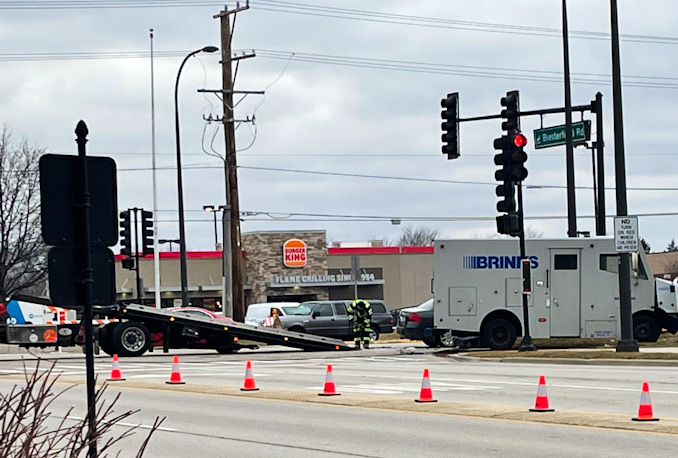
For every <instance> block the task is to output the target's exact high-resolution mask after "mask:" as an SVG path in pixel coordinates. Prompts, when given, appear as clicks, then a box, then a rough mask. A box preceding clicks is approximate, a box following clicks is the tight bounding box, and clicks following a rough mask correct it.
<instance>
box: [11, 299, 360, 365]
mask: <svg viewBox="0 0 678 458" xmlns="http://www.w3.org/2000/svg"><path fill="white" fill-rule="evenodd" d="M29 305H30V306H32V307H33V309H34V310H35V306H36V305H37V304H26V305H24V306H23V307H24V308H25V309H28V308H30V307H29ZM41 307H44V308H47V309H54V307H51V306H47V305H43V306H41ZM47 309H46V310H45V311H46V312H47ZM21 310H22V304H21V303H19V302H18V301H9V302H8V303H7V304H2V303H0V323H2V324H0V343H5V344H10V345H12V344H14V345H19V346H22V347H43V348H44V347H50V346H53V347H72V346H75V345H82V344H83V343H84V326H83V325H82V323H81V322H79V321H76V320H70V321H68V322H63V321H53V320H50V319H47V317H40V318H38V317H37V315H38V314H37V313H24V315H25V316H20V317H17V314H20V313H21ZM56 313H58V312H56ZM93 313H94V316H95V318H96V319H95V320H94V323H93V324H94V330H95V332H94V335H95V342H96V344H98V346H99V348H101V350H103V351H104V352H106V353H107V354H109V355H113V354H117V355H118V356H141V355H143V354H144V353H146V352H147V351H153V348H154V347H155V346H162V348H163V351H164V352H169V351H170V349H175V348H189V349H214V350H216V351H217V352H219V353H221V354H228V353H234V352H236V351H238V350H239V349H241V348H252V345H251V344H249V345H248V344H247V343H246V342H247V341H249V342H258V343H264V344H268V345H282V346H285V347H293V348H299V349H302V350H306V351H342V350H351V347H349V346H348V345H346V343H345V342H343V341H341V340H337V339H331V338H328V337H322V336H316V335H312V334H305V333H300V332H291V331H284V330H282V329H277V328H269V327H259V326H251V325H248V324H244V323H238V322H234V321H227V320H211V319H209V318H202V317H198V316H191V315H188V314H186V313H182V312H181V311H168V310H163V309H157V308H155V307H146V306H143V305H137V304H117V305H114V306H109V307H103V306H95V307H94V308H93ZM31 317H32V318H31ZM17 318H18V319H17Z"/></svg>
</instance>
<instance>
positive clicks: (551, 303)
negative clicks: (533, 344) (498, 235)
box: [433, 238, 678, 349]
mask: <svg viewBox="0 0 678 458" xmlns="http://www.w3.org/2000/svg"><path fill="white" fill-rule="evenodd" d="M434 251H435V255H434V272H433V292H434V333H435V335H436V336H437V338H438V341H439V342H442V343H443V344H449V342H451V341H452V336H454V337H457V338H458V337H474V336H477V337H480V343H481V345H482V346H486V347H490V348H494V349H509V348H511V347H512V346H513V345H514V343H515V341H516V338H517V336H521V335H522V334H523V308H522V307H523V280H522V269H521V263H520V256H519V242H518V240H517V239H482V240H438V241H436V242H435V250H434ZM525 251H526V256H527V258H528V259H529V260H530V267H531V274H532V275H531V288H530V289H531V293H530V294H528V310H529V319H530V335H531V336H532V337H533V338H551V337H568V338H571V337H580V338H606V339H615V338H619V337H620V335H621V325H620V318H619V276H618V268H619V256H618V254H617V253H616V252H615V247H614V240H613V239H612V238H568V239H529V240H526V241H525ZM631 257H632V272H631V296H632V297H631V301H632V311H633V331H634V337H635V338H636V339H637V340H638V341H645V342H648V341H650V342H652V341H656V340H657V339H658V337H659V334H660V333H661V330H662V329H667V330H668V331H670V332H672V333H676V332H678V317H676V316H675V315H671V314H668V313H666V311H665V310H664V309H663V308H662V307H660V306H659V305H658V304H657V300H656V294H655V279H654V278H653V276H652V272H651V271H650V267H649V265H648V262H647V258H646V257H645V253H644V252H643V251H642V250H641V251H639V252H637V253H632V254H631ZM663 305H664V306H666V304H663Z"/></svg>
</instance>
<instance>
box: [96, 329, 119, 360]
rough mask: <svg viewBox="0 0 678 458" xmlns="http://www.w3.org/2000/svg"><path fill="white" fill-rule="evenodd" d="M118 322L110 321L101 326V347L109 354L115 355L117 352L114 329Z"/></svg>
mask: <svg viewBox="0 0 678 458" xmlns="http://www.w3.org/2000/svg"><path fill="white" fill-rule="evenodd" d="M116 325H117V323H109V324H107V325H105V326H103V327H101V328H99V348H101V349H102V350H103V351H104V353H106V354H107V355H110V356H113V355H114V354H115V346H114V345H113V330H114V329H115V327H116Z"/></svg>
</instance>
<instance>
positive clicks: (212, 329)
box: [104, 304, 351, 351]
mask: <svg viewBox="0 0 678 458" xmlns="http://www.w3.org/2000/svg"><path fill="white" fill-rule="evenodd" d="M104 314H105V315H106V316H108V317H112V316H115V317H116V318H119V319H122V320H129V321H134V322H139V323H143V324H144V325H145V326H146V327H147V328H148V329H149V330H150V331H151V332H159V333H163V334H164V335H165V336H169V339H165V340H166V341H165V342H164V346H165V348H198V346H197V345H192V344H191V342H192V341H194V342H201V343H204V344H205V345H203V346H202V348H218V347H223V346H228V345H231V346H233V347H234V348H235V347H239V346H242V345H241V344H240V341H241V340H249V341H254V342H260V343H265V344H268V345H282V346H286V347H294V348H300V349H302V350H308V351H322V350H324V351H328V350H329V351H336V350H351V347H349V346H348V345H346V343H345V342H344V341H342V340H338V339H332V338H329V337H322V336H316V335H312V334H305V333H299V332H290V331H284V330H282V329H276V328H268V327H258V326H250V325H247V324H243V323H231V322H226V321H224V322H220V320H210V319H208V318H202V317H196V316H188V315H186V314H182V313H181V312H169V311H166V310H163V309H156V308H154V307H146V306H143V305H137V304H128V305H125V306H123V305H119V306H117V307H116V308H114V309H112V310H109V311H107V312H105V313H104ZM118 325H119V324H118ZM177 340H179V341H177Z"/></svg>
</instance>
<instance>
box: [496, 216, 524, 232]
mask: <svg viewBox="0 0 678 458" xmlns="http://www.w3.org/2000/svg"><path fill="white" fill-rule="evenodd" d="M495 219H496V220H497V232H498V233H500V234H506V235H510V236H513V237H518V236H520V217H519V216H518V213H517V212H510V213H507V214H505V215H500V216H497V217H496V218H495Z"/></svg>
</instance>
